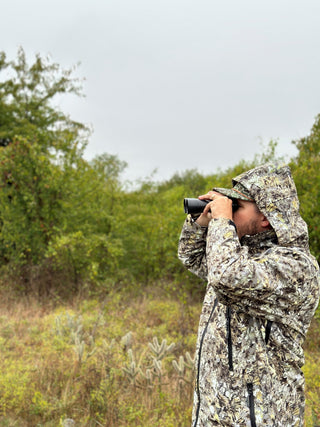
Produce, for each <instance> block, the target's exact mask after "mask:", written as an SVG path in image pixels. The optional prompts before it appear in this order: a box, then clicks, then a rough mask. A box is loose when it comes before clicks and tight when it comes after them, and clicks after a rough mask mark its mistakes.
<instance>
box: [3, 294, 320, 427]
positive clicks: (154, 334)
mask: <svg viewBox="0 0 320 427" xmlns="http://www.w3.org/2000/svg"><path fill="white" fill-rule="evenodd" d="M200 310H201V302H200V301H199V302H198V303H195V302H191V301H184V302H182V301H181V299H179V298H172V297H169V296H165V295H163V296H161V295H160V296H159V293H158V295H154V294H153V295H149V296H148V295H146V294H145V295H144V296H135V297H133V296H130V295H129V294H121V293H116V294H113V295H111V294H110V295H109V296H108V297H107V298H106V299H105V300H104V301H103V302H101V301H97V300H95V299H91V300H78V301H74V302H73V303H72V304H71V303H69V304H67V305H66V304H63V305H59V306H57V307H52V308H51V309H50V307H48V305H45V306H43V305H39V303H36V302H35V301H32V300H31V301H30V300H29V301H28V302H24V303H22V302H20V303H18V302H15V301H12V302H10V303H9V304H6V305H2V307H1V312H0V313H1V314H0V337H1V338H0V349H1V351H0V365H1V366H2V368H3V369H2V371H1V377H0V425H1V426H8V427H9V426H12V427H13V426H19V427H27V426H32V427H34V426H46V427H49V426H52V427H53V426H68V420H69V421H70V420H73V421H74V422H75V424H74V425H75V426H81V427H85V426H88V427H89V426H90V427H91V426H108V427H113V426H114V427H115V426H117V427H121V426H132V427H138V426H141V427H153V426H158V427H177V426H180V427H185V426H190V425H191V408H192V397H193V377H194V375H193V361H192V358H193V353H194V349H195V340H196V330H197V325H198V320H199V315H200ZM319 332H320V321H319V318H318V319H314V322H313V324H312V328H311V330H310V333H309V335H308V339H307V342H306V347H305V350H306V365H305V368H304V372H305V376H306V383H307V387H306V397H307V406H306V418H305V419H306V426H307V427H313V426H315V425H317V424H319V423H320V411H319V407H320V387H319V386H320V376H319V364H320V350H319Z"/></svg>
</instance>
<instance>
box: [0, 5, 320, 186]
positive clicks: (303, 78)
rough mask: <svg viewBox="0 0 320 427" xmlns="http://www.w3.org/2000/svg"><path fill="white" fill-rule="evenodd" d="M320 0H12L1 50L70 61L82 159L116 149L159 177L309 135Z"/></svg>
mask: <svg viewBox="0 0 320 427" xmlns="http://www.w3.org/2000/svg"><path fill="white" fill-rule="evenodd" d="M319 22H320V1H319V0H304V1H303V2H302V1H301V0H268V1H262V0H242V1H239V0H220V1H217V0H192V1H191V0H157V1H154V0H88V1H83V0H54V1H51V0H29V1H25V0H10V1H7V2H3V3H2V5H1V26H0V40H1V45H0V50H3V51H5V52H6V54H7V56H8V58H10V59H13V58H15V57H16V53H17V49H18V47H19V46H22V47H23V48H24V50H25V51H26V53H27V56H28V58H29V60H30V62H32V61H33V60H34V55H35V54H36V53H40V54H41V55H47V54H49V55H50V56H51V58H52V60H53V61H54V62H58V63H59V64H61V65H62V66H63V67H64V68H68V67H70V66H72V65H74V64H76V63H78V62H80V66H79V67H78V70H77V73H76V75H77V76H80V77H84V78H85V79H86V80H85V82H84V85H83V89H84V93H85V95H86V97H85V98H84V99H79V98H74V97H71V98H69V99H65V100H64V101H63V103H62V107H63V110H64V112H65V113H68V114H70V115H71V117H72V118H73V119H75V120H80V121H82V122H84V123H86V124H90V125H92V127H93V130H94V132H93V135H92V137H91V138H90V142H89V144H88V147H87V150H86V157H87V158H88V159H90V158H92V157H93V156H94V155H96V154H100V153H104V152H107V153H110V154H117V155H118V156H119V158H120V159H121V160H125V161H127V163H128V164H129V166H128V169H127V172H126V174H125V178H127V179H130V180H136V179H137V178H144V177H147V176H149V175H150V173H151V172H152V171H153V170H154V169H157V173H156V175H155V179H159V180H162V179H167V178H170V177H171V176H172V175H173V174H174V173H175V172H182V171H185V170H186V169H193V168H196V169H198V171H199V172H201V173H213V172H215V170H216V169H217V168H219V167H220V168H222V169H224V168H226V167H228V166H232V165H234V164H235V163H236V162H238V161H239V160H241V159H250V158H252V156H253V154H254V153H257V152H259V151H260V150H261V145H260V143H261V141H262V142H263V143H264V144H267V143H268V142H269V140H270V139H271V138H272V139H277V140H278V143H279V153H280V154H288V155H289V156H293V155H294V154H295V148H294V146H293V145H292V144H291V141H292V140H294V139H298V138H300V137H302V136H305V135H307V134H308V133H309V131H310V129H311V126H312V124H313V122H314V119H315V117H316V115H318V114H319V113H320V78H319V76H320V25H319Z"/></svg>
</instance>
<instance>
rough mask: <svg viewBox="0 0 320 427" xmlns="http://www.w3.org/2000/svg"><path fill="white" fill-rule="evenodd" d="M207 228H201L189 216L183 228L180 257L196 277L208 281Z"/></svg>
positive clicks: (179, 249)
mask: <svg viewBox="0 0 320 427" xmlns="http://www.w3.org/2000/svg"><path fill="white" fill-rule="evenodd" d="M206 237H207V227H201V226H200V225H198V224H197V223H195V222H194V221H193V220H192V217H191V215H188V216H187V218H186V221H185V223H184V225H183V227H182V231H181V235H180V240H179V247H178V257H179V259H180V261H181V262H182V263H183V265H184V266H185V267H186V268H187V269H188V270H190V271H191V272H192V273H194V274H195V275H196V276H198V277H200V278H202V279H205V280H207V260H206Z"/></svg>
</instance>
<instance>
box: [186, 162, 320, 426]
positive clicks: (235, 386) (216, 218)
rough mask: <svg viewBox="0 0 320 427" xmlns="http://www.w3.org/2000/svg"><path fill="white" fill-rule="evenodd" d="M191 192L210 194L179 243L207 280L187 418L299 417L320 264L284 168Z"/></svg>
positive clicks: (290, 422)
mask: <svg viewBox="0 0 320 427" xmlns="http://www.w3.org/2000/svg"><path fill="white" fill-rule="evenodd" d="M199 199H202V200H210V202H209V203H208V204H207V205H206V207H205V209H204V211H203V212H202V213H201V215H200V216H199V217H198V218H197V217H196V218H194V217H192V215H190V214H189V215H188V216H187V218H186V221H185V223H184V225H183V228H182V231H181V236H180V241H179V249H178V256H179V258H180V260H181V261H182V263H183V264H184V265H185V266H186V267H187V268H188V269H189V270H190V271H191V272H192V273H194V274H196V275H197V276H199V277H201V278H203V279H206V280H207V282H208V284H207V288H206V294H205V298H204V302H203V308H202V313H201V316H200V323H199V330H198V341H197V351H196V371H197V374H196V381H195V382H196V384H195V395H194V405H193V416H192V417H193V419H192V425H193V427H196V426H197V427H209V426H250V427H255V426H264V427H271V426H279V427H293V426H302V425H303V418H304V402H305V398H304V376H303V373H302V371H301V367H302V366H303V364H304V354H303V348H302V345H303V342H304V340H305V336H306V333H307V330H308V327H309V325H310V322H311V319H312V317H313V315H314V313H315V310H316V308H317V305H318V302H319V266H318V264H317V262H316V260H315V258H314V257H313V256H312V255H311V254H310V251H309V243H308V231H307V225H306V223H305V222H304V220H303V219H302V217H301V216H300V213H299V201H298V196H297V191H296V187H295V184H294V181H293V178H292V175H291V171H290V168H289V167H288V166H287V165H281V164H270V163H268V164H265V165H262V166H258V167H256V168H254V169H251V170H249V171H247V172H245V173H243V174H241V175H239V176H238V177H236V178H234V179H233V187H232V188H231V189H223V188H215V189H213V190H212V191H209V192H208V193H207V194H205V195H202V196H199ZM232 199H237V201H238V209H236V210H234V211H232Z"/></svg>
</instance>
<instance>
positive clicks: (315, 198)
mask: <svg viewBox="0 0 320 427" xmlns="http://www.w3.org/2000/svg"><path fill="white" fill-rule="evenodd" d="M293 144H294V145H295V146H296V147H297V149H298V150H299V153H298V155H297V156H296V157H295V158H294V159H292V161H291V164H290V166H291V169H292V173H293V176H294V179H295V183H296V186H297V191H298V195H299V199H300V204H301V214H302V216H303V217H304V219H305V220H306V222H307V224H308V227H309V237H310V249H311V251H312V252H313V254H314V255H315V256H316V257H317V259H318V261H320V227H319V212H320V197H319V195H320V114H319V115H318V116H317V117H316V119H315V122H314V124H313V126H312V129H311V132H310V134H309V135H308V136H306V137H303V138H300V139H299V140H296V141H293Z"/></svg>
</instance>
